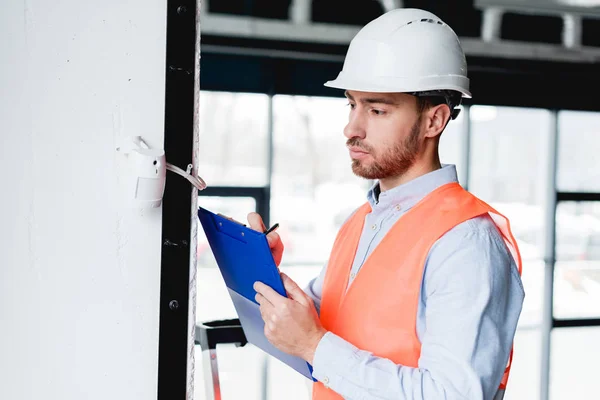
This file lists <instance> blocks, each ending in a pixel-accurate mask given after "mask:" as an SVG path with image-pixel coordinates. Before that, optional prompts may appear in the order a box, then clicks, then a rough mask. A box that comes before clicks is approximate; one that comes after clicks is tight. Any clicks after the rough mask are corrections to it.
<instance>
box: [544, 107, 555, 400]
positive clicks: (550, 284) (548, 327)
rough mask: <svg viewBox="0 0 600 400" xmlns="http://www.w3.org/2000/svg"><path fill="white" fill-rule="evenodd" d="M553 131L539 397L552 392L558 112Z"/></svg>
mask: <svg viewBox="0 0 600 400" xmlns="http://www.w3.org/2000/svg"><path fill="white" fill-rule="evenodd" d="M551 118H552V121H551V124H550V134H549V136H548V138H547V146H546V149H545V151H546V152H545V155H546V158H547V162H546V165H548V169H547V170H546V171H547V176H546V190H545V195H546V199H545V200H546V202H545V222H546V223H545V226H546V232H545V241H544V298H543V303H542V325H541V329H542V332H541V334H542V340H541V343H542V349H541V371H540V375H541V376H540V399H541V400H548V399H549V397H550V396H549V395H550V393H549V392H550V385H549V384H550V347H551V334H552V326H553V321H554V318H553V297H554V266H555V257H556V252H555V244H556V170H557V149H558V112H557V111H556V110H553V111H552V114H551Z"/></svg>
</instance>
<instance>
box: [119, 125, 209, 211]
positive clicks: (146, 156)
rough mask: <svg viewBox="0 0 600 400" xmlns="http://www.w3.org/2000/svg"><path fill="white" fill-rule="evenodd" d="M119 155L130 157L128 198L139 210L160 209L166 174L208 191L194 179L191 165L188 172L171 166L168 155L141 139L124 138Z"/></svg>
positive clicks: (135, 137)
mask: <svg viewBox="0 0 600 400" xmlns="http://www.w3.org/2000/svg"><path fill="white" fill-rule="evenodd" d="M117 151H119V152H121V153H123V154H125V155H127V157H128V163H129V164H128V165H129V169H130V174H129V178H128V179H129V181H128V183H127V186H128V188H127V191H128V198H130V199H131V200H132V202H133V204H134V206H136V207H140V208H155V207H160V205H161V204H162V198H163V195H164V192H165V184H166V175H167V170H169V171H173V172H175V173H176V174H178V175H181V176H183V177H184V178H185V179H187V180H188V181H189V182H190V183H191V184H192V185H193V186H194V187H195V188H197V189H198V190H204V189H205V188H206V183H204V180H203V179H202V178H200V177H199V176H194V175H192V173H191V172H192V165H191V164H190V165H188V167H187V170H186V171H183V170H182V169H181V168H179V167H177V166H174V165H171V164H169V163H168V162H167V161H166V158H165V151H164V150H162V149H151V148H150V147H149V146H148V145H147V144H146V142H144V140H143V139H142V138H141V136H130V137H127V138H125V140H124V141H123V143H122V145H121V146H119V147H117Z"/></svg>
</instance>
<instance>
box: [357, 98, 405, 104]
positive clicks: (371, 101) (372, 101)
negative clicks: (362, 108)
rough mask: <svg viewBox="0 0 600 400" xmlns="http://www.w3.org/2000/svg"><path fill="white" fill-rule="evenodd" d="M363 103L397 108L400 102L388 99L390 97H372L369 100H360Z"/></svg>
mask: <svg viewBox="0 0 600 400" xmlns="http://www.w3.org/2000/svg"><path fill="white" fill-rule="evenodd" d="M360 102H361V103H368V104H389V105H391V106H397V105H398V102H396V101H394V100H392V99H390V98H388V97H372V98H367V99H360Z"/></svg>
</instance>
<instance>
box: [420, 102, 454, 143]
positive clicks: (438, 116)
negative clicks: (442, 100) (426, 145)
mask: <svg viewBox="0 0 600 400" xmlns="http://www.w3.org/2000/svg"><path fill="white" fill-rule="evenodd" d="M451 116H452V113H451V112H450V107H448V105H447V104H439V105H437V106H434V107H431V108H430V109H429V110H427V111H426V112H425V137H429V138H434V137H436V136H438V135H440V134H441V133H442V132H443V131H444V129H445V128H446V125H447V124H448V121H450V117H451Z"/></svg>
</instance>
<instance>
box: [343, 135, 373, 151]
mask: <svg viewBox="0 0 600 400" xmlns="http://www.w3.org/2000/svg"><path fill="white" fill-rule="evenodd" d="M346 146H347V147H358V148H359V149H361V150H364V151H366V152H369V153H370V152H371V151H373V149H372V148H371V146H369V145H367V144H364V143H362V141H361V140H360V139H359V138H355V137H353V138H350V139H348V140H347V141H346Z"/></svg>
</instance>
